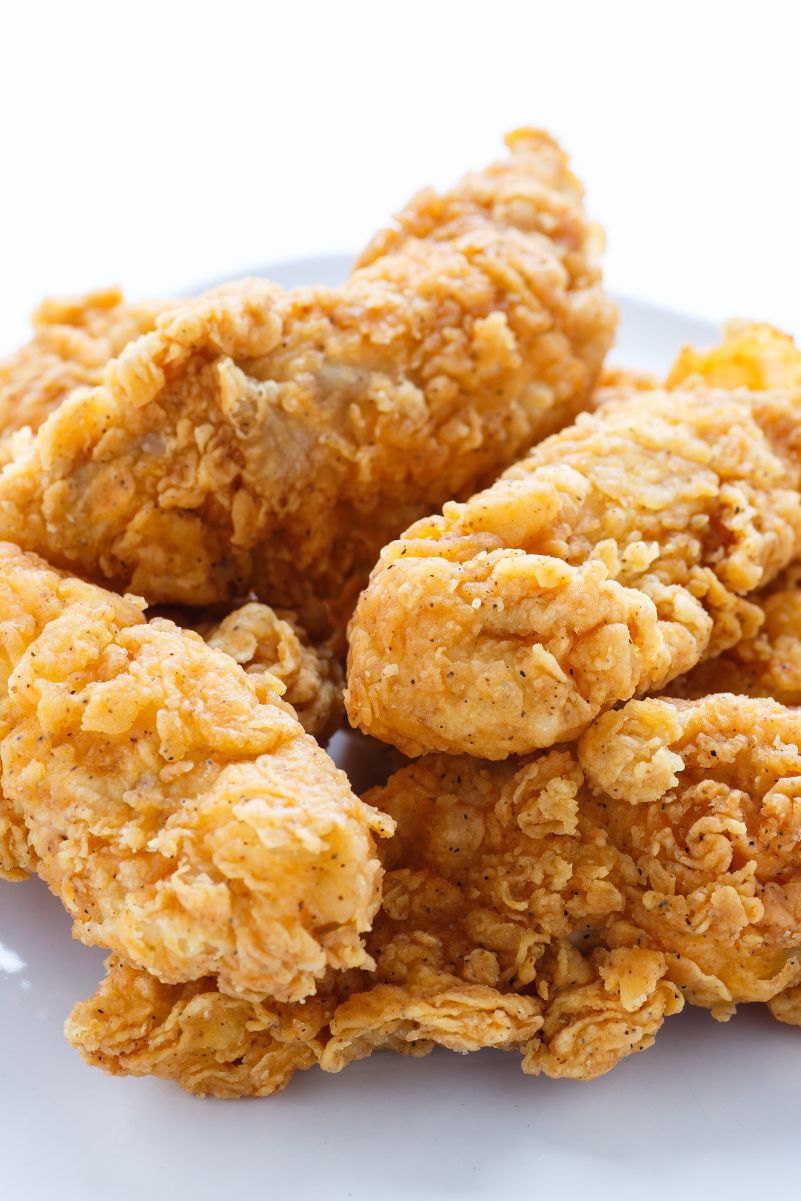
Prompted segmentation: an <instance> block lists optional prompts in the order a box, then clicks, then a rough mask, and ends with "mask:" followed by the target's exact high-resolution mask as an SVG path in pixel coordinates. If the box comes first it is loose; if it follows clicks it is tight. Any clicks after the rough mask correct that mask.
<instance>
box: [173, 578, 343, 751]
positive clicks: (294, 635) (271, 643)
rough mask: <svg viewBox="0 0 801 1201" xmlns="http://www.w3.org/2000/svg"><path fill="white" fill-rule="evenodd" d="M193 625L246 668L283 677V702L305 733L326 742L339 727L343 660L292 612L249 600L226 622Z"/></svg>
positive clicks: (211, 642)
mask: <svg viewBox="0 0 801 1201" xmlns="http://www.w3.org/2000/svg"><path fill="white" fill-rule="evenodd" d="M195 628H196V629H197V632H198V633H199V634H200V635H201V637H202V638H204V639H205V640H206V642H208V644H209V646H213V647H214V648H215V650H220V651H225V653H226V654H227V655H230V656H231V658H232V659H235V660H236V662H237V663H239V664H240V665H241V666H242V667H244V669H245V671H247V672H252V673H255V674H264V673H265V672H266V673H268V674H269V675H271V676H275V677H276V678H277V679H279V680H280V681H281V683H282V684H283V685H284V687H285V688H286V692H285V693H284V696H283V699H284V701H286V702H287V704H290V705H291V706H292V708H293V709H294V710H295V712H296V713H297V715H298V720H299V721H300V724H301V725H302V726H303V728H304V730H305V731H306V733H307V734H313V735H314V737H315V738H317V739H318V740H319V741H320V742H324V741H325V740H326V739H327V738H329V737H330V735H331V734H333V733H334V731H335V730H336V729H337V727H338V726H339V725H340V723H341V721H342V712H343V709H342V690H343V687H344V684H345V680H344V673H343V671H342V667H341V665H340V662H339V660H338V658H337V657H336V655H335V654H334V653H333V651H332V650H330V649H329V648H328V647H325V646H313V645H312V644H311V643H310V642H309V640H308V636H307V635H306V632H305V630H304V629H303V628H302V626H301V625H300V624H299V623H298V621H297V619H296V617H295V616H294V614H292V613H287V612H282V613H280V614H279V613H276V612H275V610H273V609H271V608H270V607H269V605H262V604H258V603H256V602H255V601H249V602H248V603H247V604H244V605H241V606H240V607H239V608H238V609H235V610H233V612H231V613H229V614H228V615H227V616H226V617H224V618H223V619H222V621H220V622H217V623H213V622H208V623H205V622H201V623H199V624H198V625H196V626H195Z"/></svg>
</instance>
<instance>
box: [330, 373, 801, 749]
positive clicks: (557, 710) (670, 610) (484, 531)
mask: <svg viewBox="0 0 801 1201" xmlns="http://www.w3.org/2000/svg"><path fill="white" fill-rule="evenodd" d="M799 412H801V390H799V391H796V392H792V391H777V392H763V393H748V392H745V391H735V392H726V391H721V390H719V389H714V390H708V389H702V388H691V389H688V390H686V391H673V392H667V391H664V390H661V389H654V390H650V391H648V390H646V391H642V392H639V393H631V392H630V391H625V392H624V393H622V394H621V396H620V398H619V399H618V400H616V401H612V400H610V401H607V402H606V403H605V404H603V405H602V406H601V408H599V409H598V410H597V411H596V412H594V413H592V414H585V415H583V416H581V417H580V418H579V419H578V421H577V422H576V424H575V425H573V426H571V427H569V428H568V429H565V430H562V431H561V432H560V433H558V434H556V435H554V436H553V437H552V438H550V439H548V440H547V441H545V442H543V443H542V444H540V445H539V446H537V447H535V448H534V449H533V450H532V451H531V452H530V454H529V455H528V457H527V458H526V459H524V460H523V461H522V462H521V463H519V464H517V465H516V466H514V467H512V468H510V469H509V470H508V471H507V472H506V473H505V474H504V475H503V476H502V477H501V478H500V480H499V481H498V482H497V483H496V484H494V485H493V486H492V487H491V488H490V489H488V490H487V491H485V492H480V493H478V494H477V495H476V496H474V497H472V498H471V499H470V500H469V501H467V502H466V503H464V504H456V503H450V504H448V505H446V506H445V508H444V510H443V515H442V516H441V517H432V518H427V519H424V520H422V521H419V522H417V523H416V524H415V525H413V526H412V527H411V528H410V529H409V530H407V531H406V533H405V534H404V535H403V536H402V537H401V538H400V539H399V540H397V541H395V542H393V543H391V544H390V545H389V546H388V547H386V548H385V550H384V551H383V552H382V555H381V559H380V561H379V563H378V564H377V566H376V567H375V569H374V571H373V573H372V576H371V581H370V584H369V587H368V588H367V590H366V591H365V592H364V593H363V594H362V596H361V598H360V601H359V604H358V606H357V609H356V612H355V614H354V617H353V620H352V622H351V628H350V654H349V666H348V686H347V689H346V695H345V702H346V708H347V711H348V715H349V717H350V720H351V722H352V723H353V724H354V725H355V726H357V727H359V728H361V729H362V730H364V732H365V733H369V734H373V735H374V736H376V737H378V738H381V739H383V740H385V741H387V742H390V743H392V744H393V745H395V746H396V747H398V748H399V749H400V750H401V751H403V752H404V753H405V754H407V755H412V756H416V755H420V754H422V753H423V752H425V751H427V750H432V749H433V750H443V751H448V752H450V753H453V752H462V751H466V752H468V753H470V754H473V755H476V756H480V757H482V758H487V759H500V758H503V757H504V756H506V755H509V754H513V753H523V752H526V751H530V750H531V749H533V748H536V747H547V746H549V745H552V744H554V743H556V742H558V741H561V740H563V739H566V738H572V737H575V736H576V735H578V734H580V733H581V731H582V730H583V729H585V728H586V726H587V725H588V724H589V722H590V721H591V720H592V719H593V718H594V717H595V716H596V715H597V714H598V713H600V712H602V711H604V710H606V709H609V708H611V707H612V706H613V705H615V704H616V703H617V702H619V701H621V700H626V699H628V698H629V697H631V696H632V695H634V694H637V693H640V694H641V693H644V692H647V691H651V690H657V689H661V688H663V687H664V686H665V685H666V684H667V683H668V682H669V681H670V680H671V679H673V678H674V677H676V676H678V675H679V674H681V673H682V672H686V671H688V670H689V669H690V668H691V667H694V666H695V664H696V663H698V662H699V661H700V660H702V659H704V658H706V657H711V656H713V655H717V654H720V653H721V652H722V651H724V650H726V649H727V648H728V647H730V646H733V645H734V644H735V643H737V642H738V641H739V640H740V639H741V638H743V637H750V636H751V635H752V634H753V633H755V632H756V629H757V626H758V624H759V621H760V617H761V615H760V611H759V609H758V607H757V606H755V605H753V604H751V603H750V602H749V601H748V600H746V599H745V597H746V595H747V594H748V593H751V592H753V591H754V589H756V588H758V587H760V586H763V585H765V584H767V583H768V582H769V581H770V580H771V579H772V578H773V577H774V576H775V575H776V574H777V573H778V572H779V571H780V570H781V569H782V568H783V567H784V566H785V565H786V564H787V563H788V562H789V561H790V560H791V559H792V558H793V557H794V556H795V555H797V554H798V553H799V551H800V550H801V497H799V492H798V489H799V485H801V471H800V470H799V467H800V466H801V455H800V454H799V449H800V447H799V443H800V441H801V435H799V432H798V431H799V421H798V416H799Z"/></svg>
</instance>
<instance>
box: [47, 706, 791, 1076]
mask: <svg viewBox="0 0 801 1201" xmlns="http://www.w3.org/2000/svg"><path fill="white" fill-rule="evenodd" d="M800 743H801V715H799V714H798V713H794V712H790V711H789V710H786V709H783V708H782V707H781V706H780V705H777V704H775V703H774V702H771V701H766V700H754V701H750V702H749V701H745V700H744V699H743V698H736V697H731V696H718V697H707V698H705V699H704V700H703V701H699V702H696V703H686V702H681V701H671V700H649V701H632V702H630V703H629V704H628V705H626V706H625V707H624V708H623V709H622V710H620V711H619V712H617V713H612V714H607V715H604V716H603V717H602V718H600V719H599V720H598V721H597V722H596V723H595V724H594V726H593V727H591V729H590V730H589V731H588V733H587V734H586V735H585V736H584V738H583V739H582V741H581V743H580V744H579V746H578V749H576V748H568V749H559V750H552V751H549V752H546V753H539V754H536V755H533V756H531V757H530V758H528V759H525V760H513V759H508V760H506V761H504V762H502V763H497V762H496V763H480V762H478V761H476V760H475V759H472V758H470V757H467V756H463V757H448V756H444V755H431V756H428V757H426V758H424V759H421V760H419V761H418V762H417V763H414V764H412V765H411V766H410V767H407V768H405V769H403V770H401V771H400V772H398V773H397V774H396V775H395V776H393V777H392V778H391V779H390V781H389V782H388V784H387V785H386V786H385V787H382V788H379V789H374V790H373V791H372V792H371V793H369V794H368V797H367V799H368V800H369V801H370V802H371V803H373V804H375V805H377V806H379V807H381V808H383V809H385V810H386V811H387V812H388V813H390V814H391V815H392V816H393V818H394V819H395V820H396V822H397V835H396V837H395V838H394V839H393V840H391V841H390V842H389V843H388V844H386V845H385V847H384V852H385V856H386V859H387V864H386V866H387V869H388V870H387V876H386V879H385V888H384V900H383V904H382V909H381V911H380V913H379V915H378V916H377V918H376V922H375V925H374V928H373V931H372V932H371V934H370V935H369V936H368V947H369V950H370V951H371V953H372V955H373V957H374V958H375V961H376V969H375V972H372V973H367V972H363V973H348V974H346V975H344V976H339V977H337V979H336V983H335V982H334V980H333V979H331V980H330V981H329V987H328V989H326V986H325V985H323V986H322V988H321V991H320V993H319V995H318V996H317V997H316V998H314V1001H313V1002H312V1003H309V1002H307V1003H305V1004H304V1005H299V1006H291V1007H276V1006H272V1005H267V1006H263V1007H256V1006H249V1007H248V1008H247V1009H244V1008H239V1009H235V1008H234V1007H233V1005H232V1004H231V1002H230V1001H229V1000H228V999H226V998H220V996H219V994H218V993H217V992H216V991H215V990H214V989H213V987H212V985H211V984H209V985H208V986H207V987H205V988H200V991H201V992H202V999H198V998H197V993H198V990H199V986H175V987H174V988H172V989H168V988H165V987H164V986H161V985H158V984H155V983H153V982H151V981H149V980H148V978H147V977H146V975H145V974H144V973H139V974H132V973H131V970H130V969H128V968H126V967H125V966H124V965H120V964H112V965H111V972H110V976H109V978H108V979H107V980H106V981H105V982H104V983H103V984H102V985H101V988H100V990H99V992H98V994H97V995H96V997H95V998H92V999H91V1000H89V1001H85V1002H82V1003H81V1004H80V1005H79V1006H77V1007H76V1010H75V1011H74V1013H73V1015H72V1018H71V1019H70V1021H69V1023H68V1027H67V1032H68V1037H69V1038H70V1040H71V1041H72V1042H73V1043H74V1044H75V1045H76V1046H78V1047H80V1048H81V1050H82V1052H83V1054H84V1056H85V1057H86V1058H87V1059H88V1061H89V1062H90V1063H94V1064H96V1065H98V1066H101V1067H104V1068H105V1069H106V1070H107V1071H111V1072H114V1073H117V1074H121V1073H130V1074H134V1075H144V1074H148V1073H154V1074H156V1075H160V1076H164V1077H167V1078H170V1079H176V1080H178V1081H179V1082H180V1083H182V1084H183V1085H184V1087H186V1088H189V1089H190V1090H191V1091H196V1092H211V1093H214V1094H216V1095H219V1096H235V1095H237V1096H238V1095H246V1094H253V1093H256V1094H260V1095H261V1094H265V1093H268V1092H272V1091H275V1090H276V1089H278V1088H281V1087H283V1086H284V1085H285V1084H286V1083H287V1082H288V1079H289V1077H290V1075H291V1073H292V1071H293V1070H295V1069H296V1068H301V1067H306V1066H310V1065H311V1064H312V1063H317V1064H319V1065H320V1066H321V1067H322V1068H323V1069H325V1070H328V1071H338V1070H339V1069H340V1068H341V1067H343V1066H344V1065H345V1064H346V1063H347V1062H349V1061H350V1060H352V1059H354V1058H359V1057H361V1056H363V1055H366V1054H368V1053H370V1052H371V1051H372V1050H377V1049H391V1050H396V1051H405V1052H407V1053H418V1054H422V1053H425V1051H427V1050H429V1049H430V1047H431V1046H432V1045H434V1044H440V1045H443V1046H446V1047H450V1048H451V1049H455V1050H462V1051H467V1050H473V1049H476V1048H477V1047H480V1046H482V1045H496V1046H503V1047H508V1048H516V1049H518V1050H519V1051H520V1052H521V1055H522V1062H523V1069H524V1071H527V1072H531V1073H538V1072H543V1073H545V1074H546V1075H549V1076H557V1077H565V1078H571V1079H591V1078H593V1077H595V1076H597V1075H600V1074H601V1073H602V1072H605V1071H607V1070H609V1068H611V1067H612V1066H614V1064H615V1063H617V1062H618V1061H619V1060H620V1059H621V1058H622V1057H623V1056H625V1055H627V1054H630V1053H632V1052H635V1051H638V1050H641V1049H643V1048H645V1047H647V1046H650V1045H651V1043H652V1042H653V1039H654V1037H655V1035H656V1033H657V1032H658V1030H659V1028H660V1026H661V1024H662V1022H663V1020H664V1018H665V1017H667V1016H669V1015H670V1014H672V1013H676V1012H677V1011H678V1010H679V1009H680V1008H681V1005H682V994H684V995H685V996H686V997H687V998H688V1000H690V1001H691V1002H692V1003H693V1004H697V1005H701V1006H704V1007H706V1008H710V1009H711V1010H712V1012H713V1014H714V1016H716V1017H718V1018H727V1017H729V1016H730V1015H731V1013H732V1012H733V1010H734V1007H735V1006H736V1005H737V1004H739V1003H743V1002H749V1001H767V1002H768V1003H769V1004H770V1006H771V1008H772V1010H773V1012H774V1013H775V1015H776V1016H777V1017H778V1018H780V1019H781V1020H783V1021H789V1022H796V1023H797V1022H798V1014H799V1012H800V1010H799V1001H798V997H799V987H801V985H799V981H801V960H799V955H798V952H799V949H801V794H799V793H798V782H799V779H801V756H800V755H799V751H798V749H797V748H798V745H799V744H800ZM129 996H132V997H133V1000H132V1002H131V1003H130V1004H129V1003H128V1001H127V998H128V997H129ZM309 1004H312V1005H313V1008H309Z"/></svg>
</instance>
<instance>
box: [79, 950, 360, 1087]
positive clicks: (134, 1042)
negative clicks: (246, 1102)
mask: <svg viewBox="0 0 801 1201" xmlns="http://www.w3.org/2000/svg"><path fill="white" fill-rule="evenodd" d="M107 969H108V975H107V976H106V978H105V979H104V980H103V981H102V983H101V984H100V987H99V988H98V990H97V992H96V993H95V995H94V996H93V997H91V998H90V999H89V1000H87V1001H82V1002H81V1003H80V1004H78V1005H76V1006H75V1008H74V1009H73V1011H72V1013H71V1014H70V1017H69V1018H68V1020H67V1023H66V1027H65V1032H66V1035H67V1038H68V1039H69V1041H70V1042H71V1043H73V1045H75V1046H77V1047H79V1049H80V1051H81V1054H82V1055H83V1057H84V1059H85V1060H86V1061H87V1063H90V1064H93V1065H94V1066H95V1067H100V1068H103V1069H104V1070H105V1071H107V1072H110V1073H111V1074H112V1075H115V1076H123V1075H125V1076H163V1077H165V1078H166V1079H168V1080H175V1081H177V1082H178V1083H179V1084H180V1085H182V1086H183V1088H185V1089H187V1090H188V1091H189V1092H191V1093H198V1094H201V1095H211V1096H215V1097H246V1096H254V1097H263V1096H268V1095H269V1094H270V1093H273V1092H276V1091H277V1090H278V1089H281V1088H283V1087H284V1086H285V1085H286V1084H288V1083H289V1081H290V1080H291V1078H292V1076H293V1075H294V1073H295V1072H296V1071H299V1070H301V1069H303V1068H309V1067H312V1066H313V1065H314V1064H315V1063H317V1062H318V1061H319V1058H320V1055H321V1053H322V1041H321V1037H320V1036H321V1034H322V1032H323V1031H324V1029H325V1027H326V1025H327V1023H328V1021H329V1020H330V1018H331V1015H332V1013H333V1010H334V1008H335V1005H336V1001H335V994H334V993H332V992H330V991H326V990H323V991H322V995H318V996H313V997H309V998H307V1000H306V1001H305V1002H304V1003H303V1004H297V1003H296V1004H292V1005H281V1004H277V1003H276V1002H274V1001H264V1002H261V1003H255V1002H252V1001H246V1000H244V999H243V998H241V997H227V996H224V995H223V994H222V993H220V991H219V989H218V988H217V987H216V986H215V983H214V981H213V980H198V981H195V982H194V983H192V984H162V983H161V981H159V980H157V979H156V978H155V977H154V976H151V975H150V974H149V973H148V972H145V971H143V970H142V969H141V968H134V967H131V965H130V964H126V963H124V962H123V961H121V960H119V959H115V958H112V959H110V960H109V961H108V964H107Z"/></svg>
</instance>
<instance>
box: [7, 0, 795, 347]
mask: <svg viewBox="0 0 801 1201" xmlns="http://www.w3.org/2000/svg"><path fill="white" fill-rule="evenodd" d="M0 47H2V69H1V70H0V114H2V117H1V118H0V120H2V149H3V155H2V160H1V161H2V167H1V168H0V171H2V177H1V178H0V281H2V283H1V286H0V352H3V351H6V350H8V349H10V348H11V347H12V346H13V345H14V344H15V343H16V342H18V341H20V340H21V339H23V338H24V337H25V333H26V328H27V326H26V318H27V314H28V312H29V311H30V309H31V308H32V306H33V305H34V304H35V303H36V302H37V301H38V300H39V299H40V298H41V296H43V295H44V294H46V293H48V292H71V291H79V290H82V289H85V288H89V287H93V286H97V285H101V284H105V283H109V282H120V283H122V284H123V285H124V286H125V287H126V289H127V290H128V291H129V292H130V293H131V295H134V296H135V295H144V294H171V293H174V292H176V291H179V290H182V289H187V288H191V287H192V286H193V285H197V284H200V283H202V282H203V281H205V280H207V279H210V278H215V277H218V276H220V275H227V274H232V275H233V274H236V273H241V272H243V271H246V270H247V269H249V268H253V267H256V266H258V265H259V264H262V263H266V262H269V261H270V260H275V259H280V258H287V257H292V256H297V255H304V254H313V253H320V252H325V251H332V250H351V249H355V248H357V247H359V246H360V245H361V244H363V243H364V242H365V241H366V240H367V237H368V236H369V235H370V233H371V232H372V230H373V229H374V228H375V227H376V226H378V225H380V224H382V223H383V222H384V221H385V220H386V218H387V217H388V215H389V214H390V213H391V212H392V211H393V210H395V209H397V208H398V207H399V206H400V205H401V204H402V203H403V202H404V201H405V199H406V198H407V197H408V196H409V195H410V194H411V193H413V192H414V191H415V190H416V189H417V188H418V187H419V186H421V185H423V184H424V183H428V182H431V183H435V184H438V185H447V184H448V183H450V182H452V181H453V180H455V179H456V178H457V177H458V175H459V174H460V173H461V172H462V171H463V170H464V169H466V168H467V167H468V166H480V165H482V164H483V163H484V162H485V161H487V160H489V159H490V158H492V157H493V156H494V155H495V154H497V153H498V152H499V150H500V137H501V134H502V132H503V131H504V130H506V129H509V128H511V127H514V126H516V125H520V124H539V125H544V126H546V127H548V128H549V129H551V130H552V131H553V132H554V133H556V134H557V135H558V136H559V137H560V138H561V139H562V140H563V142H564V144H565V146H566V147H567V148H568V149H569V150H570V152H571V154H572V155H573V159H574V163H575V166H576V169H577V171H578V172H579V174H580V175H581V177H582V178H583V179H584V180H585V182H586V183H587V185H588V190H589V203H590V207H591V210H592V212H593V214H595V215H596V216H597V217H598V218H599V219H600V220H602V222H603V223H604V225H605V226H606V228H607V232H608V242H609V252H608V258H607V278H608V281H609V284H610V286H611V287H613V288H615V289H617V290H618V291H622V292H626V293H628V294H631V295H635V296H639V297H642V298H645V299H649V300H653V301H657V302H660V303H663V304H665V305H668V306H672V307H674V308H679V309H684V310H686V311H689V312H694V313H697V314H699V315H702V316H706V317H711V318H712V319H715V320H719V319H721V318H724V317H726V316H731V315H738V316H753V317H761V318H768V319H771V320H773V321H775V322H777V323H779V324H782V325H784V326H785V327H786V328H789V329H791V330H792V331H793V332H795V333H801V299H800V298H799V292H800V291H801V289H800V288H799V281H800V280H801V236H800V235H799V215H800V214H801V137H799V130H800V129H801V120H800V118H801V72H800V71H799V61H800V60H801V3H799V2H798V0H759V2H752V3H749V2H745V0H667V2H666V0H656V2H654V0H649V2H646V0H606V2H603V0H597V2H595V3H593V2H591V0H583V2H582V0H550V2H542V0H530V2H528V3H524V2H513V0H440V2H437V0H396V2H394V3H388V2H387V0H372V2H364V0H363V2H357V0H327V2H322V0H321V2H319V3H311V2H310V0H294V2H293V0H285V2H284V3H270V2H262V3H258V2H256V0H228V2H227V3H220V2H210V0H206V2H203V0H195V2H194V3H185V2H182V0H179V2H173V3H170V2H169V0H156V2H154V0H136V2H135V3H127V2H123V3H110V2H108V0H105V2H94V0H71V2H69V3H63V2H59V3H45V2H43V0H33V2H31V0H27V2H26V3H16V4H11V3H9V2H8V0H2V6H1V7H0Z"/></svg>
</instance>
